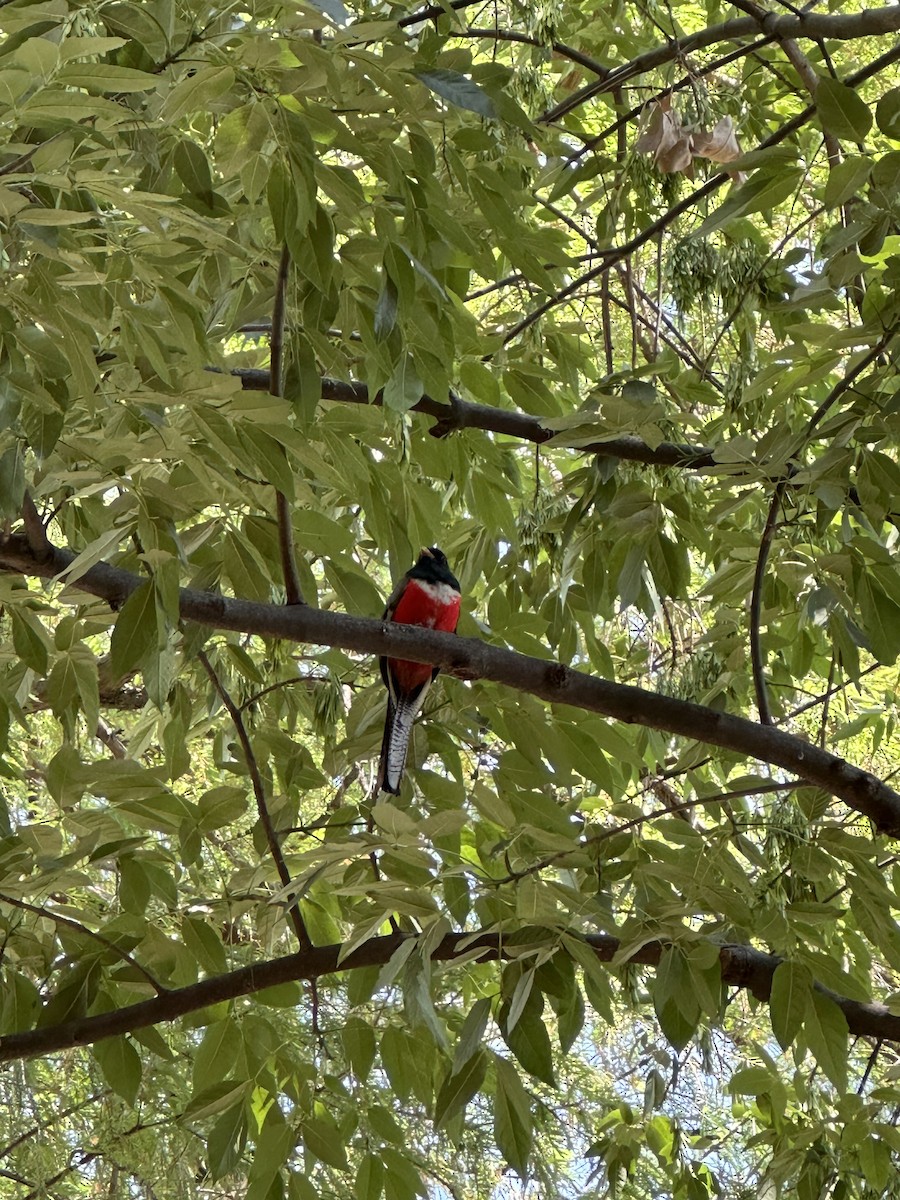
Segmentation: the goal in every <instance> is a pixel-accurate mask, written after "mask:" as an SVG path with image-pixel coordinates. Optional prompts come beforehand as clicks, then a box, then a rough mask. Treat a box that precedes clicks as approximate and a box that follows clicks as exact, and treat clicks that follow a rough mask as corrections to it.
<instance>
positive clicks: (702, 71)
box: [565, 37, 775, 165]
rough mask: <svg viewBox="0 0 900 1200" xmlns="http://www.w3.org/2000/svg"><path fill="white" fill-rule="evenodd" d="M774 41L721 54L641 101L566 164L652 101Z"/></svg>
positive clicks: (587, 150) (638, 113)
mask: <svg viewBox="0 0 900 1200" xmlns="http://www.w3.org/2000/svg"><path fill="white" fill-rule="evenodd" d="M774 40H775V39H774V38H769V37H765V38H759V39H758V40H757V41H755V42H752V43H751V44H750V45H749V46H741V47H739V48H738V49H737V50H732V51H730V53H728V54H723V55H722V57H721V58H716V59H713V61H712V62H709V63H706V64H705V65H704V66H702V67H699V68H698V69H697V70H696V71H692V72H690V74H688V75H683V76H682V77H681V79H678V80H676V81H675V83H672V84H669V85H667V86H666V87H664V88H662V89H661V90H660V91H658V92H656V93H655V94H654V95H652V96H648V97H647V99H646V100H642V101H641V103H640V104H636V105H635V106H634V108H630V109H629V110H628V111H627V112H624V113H622V114H621V116H618V117H616V119H615V121H613V122H612V123H611V124H610V125H607V126H606V128H605V129H601V131H600V132H599V133H598V134H595V135H594V136H593V137H590V138H587V139H585V142H584V145H582V146H579V148H578V149H577V150H573V151H572V153H571V154H570V155H569V156H568V157H567V158H566V160H565V161H566V164H567V165H574V164H575V163H576V162H578V160H579V159H580V158H582V157H583V156H584V155H585V154H588V153H590V151H591V150H594V149H595V148H596V147H597V146H599V145H600V143H601V142H605V141H606V139H607V138H609V137H612V135H613V134H614V133H621V131H622V130H623V129H624V128H625V127H626V126H627V125H628V124H629V123H630V122H631V121H633V120H634V118H635V117H637V116H639V115H640V114H641V113H642V112H643V111H644V109H645V108H646V106H647V105H648V104H649V103H651V102H652V101H654V100H661V99H662V98H663V96H667V95H669V94H670V93H672V92H681V91H684V89H685V88H690V87H694V86H695V84H696V82H697V80H698V79H702V78H703V77H704V76H705V75H711V74H712V73H713V72H714V71H720V70H721V69H722V67H727V66H728V65H729V63H732V62H734V61H735V59H737V58H746V57H747V55H748V54H751V53H753V51H755V50H761V49H762V48H763V47H764V46H768V45H769V44H770V43H771V42H773V41H774ZM567 132H568V131H567Z"/></svg>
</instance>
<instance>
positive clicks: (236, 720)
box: [197, 650, 312, 950]
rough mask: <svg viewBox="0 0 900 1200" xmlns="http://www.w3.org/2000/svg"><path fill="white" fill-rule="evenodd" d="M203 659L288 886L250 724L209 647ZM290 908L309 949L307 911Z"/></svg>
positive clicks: (271, 849) (201, 653) (300, 938)
mask: <svg viewBox="0 0 900 1200" xmlns="http://www.w3.org/2000/svg"><path fill="white" fill-rule="evenodd" d="M197 657H198V658H199V660H200V665H201V666H202V667H203V670H204V671H205V672H206V674H207V675H208V676H209V679H210V682H211V683H212V685H213V687H214V688H215V690H216V693H217V695H218V697H219V699H220V700H221V701H222V703H223V704H224V705H225V708H226V710H227V712H228V715H229V717H231V721H232V724H233V725H234V729H235V733H237V736H238V741H239V742H240V743H241V749H242V750H243V752H244V761H245V762H246V763H247V770H248V772H249V774H250V782H251V784H252V785H253V795H254V796H255V797H256V811H257V813H258V814H259V823H260V825H262V827H263V830H264V832H265V835H266V843H267V844H268V847H269V853H270V854H271V855H272V860H273V862H274V863H275V867H276V869H277V871H278V878H279V879H280V880H281V882H282V884H283V885H284V886H285V887H287V886H288V884H289V883H290V882H291V874H290V871H288V869H287V863H286V862H285V861H284V854H283V853H282V850H281V842H280V841H279V840H278V834H277V833H276V831H275V826H274V825H273V824H272V816H271V814H270V812H269V804H268V801H267V800H266V789H265V786H264V784H263V779H262V775H261V774H260V770H259V763H258V762H257V761H256V755H255V753H254V752H253V743H252V742H251V741H250V735H249V734H248V733H247V726H246V725H245V724H244V715H243V713H242V712H241V710H240V709H239V708H238V706H237V705H236V704H235V702H234V701H233V700H232V698H231V696H230V694H229V692H228V690H227V688H226V687H225V685H224V684H223V683H222V681H221V679H219V676H218V675H217V674H216V671H215V669H214V667H213V665H212V663H211V662H210V661H209V656H208V655H207V653H206V651H205V650H200V651H199V653H198V654H197ZM288 912H289V914H290V918H291V924H292V925H293V927H294V933H295V934H296V935H297V941H298V942H299V943H300V948H301V950H308V949H309V948H310V946H312V939H311V938H310V936H309V933H308V931H307V928H306V923H305V922H304V920H303V915H302V913H301V912H300V905H299V903H298V902H297V901H294V903H293V904H291V905H290V906H289V907H288Z"/></svg>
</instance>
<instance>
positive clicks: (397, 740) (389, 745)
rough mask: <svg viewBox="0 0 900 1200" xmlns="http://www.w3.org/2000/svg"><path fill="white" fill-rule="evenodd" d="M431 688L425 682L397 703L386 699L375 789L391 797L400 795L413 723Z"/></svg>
mask: <svg viewBox="0 0 900 1200" xmlns="http://www.w3.org/2000/svg"><path fill="white" fill-rule="evenodd" d="M430 687H431V680H430V679H426V681H425V682H424V683H423V684H422V686H421V687H420V688H417V689H416V691H414V692H411V693H410V694H409V695H406V696H402V697H401V698H400V699H399V700H395V698H394V697H393V696H392V695H389V696H388V706H387V716H386V717H385V720H384V737H383V738H382V739H381V762H380V763H379V764H378V786H379V787H380V788H381V790H382V791H383V792H390V794H391V795H392V796H399V794H400V783H401V781H402V779H403V768H404V767H405V766H406V755H407V753H408V751H409V739H410V737H411V736H412V727H413V721H415V719H416V714H417V713H418V711H419V709H420V708H421V707H422V704H423V702H424V700H425V695H426V693H427V691H428V689H429V688H430Z"/></svg>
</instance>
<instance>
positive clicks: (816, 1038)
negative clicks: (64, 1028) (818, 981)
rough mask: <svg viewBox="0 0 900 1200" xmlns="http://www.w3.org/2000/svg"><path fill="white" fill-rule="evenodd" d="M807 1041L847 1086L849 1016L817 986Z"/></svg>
mask: <svg viewBox="0 0 900 1200" xmlns="http://www.w3.org/2000/svg"><path fill="white" fill-rule="evenodd" d="M803 1032H804V1034H805V1036H806V1043H807V1045H808V1046H809V1048H810V1050H811V1051H812V1053H813V1054H814V1055H815V1058H816V1062H817V1063H818V1064H819V1066H820V1067H821V1068H822V1070H823V1071H824V1072H825V1074H826V1075H827V1076H828V1078H829V1079H830V1080H831V1082H832V1083H833V1084H834V1086H835V1087H836V1088H837V1089H838V1091H839V1092H841V1093H843V1092H845V1091H846V1090H847V1053H848V1040H847V1039H848V1029H847V1018H846V1017H845V1016H844V1014H843V1012H842V1011H841V1010H840V1009H839V1008H838V1006H837V1005H836V1004H835V1002H834V1001H833V1000H831V999H829V998H828V996H825V995H824V994H823V993H822V992H820V991H819V990H818V989H817V988H813V991H812V1003H811V1004H810V1005H809V1006H808V1007H807V1010H806V1015H805V1017H804V1020H803Z"/></svg>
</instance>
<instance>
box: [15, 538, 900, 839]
mask: <svg viewBox="0 0 900 1200" xmlns="http://www.w3.org/2000/svg"><path fill="white" fill-rule="evenodd" d="M74 558H75V555H74V554H72V553H71V552H70V551H68V550H61V549H56V550H54V552H53V555H52V556H51V557H50V559H49V560H47V561H44V562H38V561H37V560H36V559H35V557H34V555H33V553H32V551H31V550H30V548H29V546H28V543H27V541H26V540H25V538H24V537H23V536H21V535H12V536H11V537H7V538H4V539H2V540H0V569H5V570H8V571H16V572H21V573H23V574H26V575H34V576H38V577H41V578H44V579H52V578H53V577H54V576H59V577H60V578H63V579H64V577H65V572H66V569H67V567H68V566H69V565H70V564H71V563H72V561H73V560H74ZM143 582H145V581H144V579H143V578H142V577H141V576H140V575H136V574H134V573H133V572H131V571H125V570H122V569H121V568H118V567H112V566H109V565H108V564H106V563H97V564H96V565H95V566H93V567H91V568H90V569H89V570H88V571H85V572H84V574H82V575H80V576H79V578H78V580H77V581H76V583H75V584H74V585H73V586H74V587H77V588H78V589H79V590H81V591H85V592H89V593H91V594H92V595H95V596H99V597H101V598H102V599H104V600H106V601H107V602H108V603H109V604H111V605H112V606H113V607H114V608H120V607H121V606H122V604H124V602H125V600H126V599H127V597H128V596H129V595H130V594H131V593H132V592H133V591H134V590H135V588H137V587H139V586H140V585H141V583H143ZM180 613H181V617H182V618H183V619H184V620H188V621H197V622H199V623H200V624H204V625H209V626H210V627H212V628H214V629H232V630H236V631H238V632H242V633H255V634H259V635H260V636H263V637H275V638H284V639H285V640H288V641H293V642H307V643H312V644H313V645H323V646H337V647H340V648H341V649H343V650H354V651H357V652H359V653H361V654H372V655H386V656H388V657H390V658H402V659H410V660H412V661H414V662H423V663H432V664H434V665H435V666H439V667H441V668H443V669H444V670H445V671H447V672H449V673H450V674H453V675H457V676H459V677H460V678H463V679H486V680H490V681H491V682H493V683H500V684H504V685H505V686H506V687H510V688H514V689H515V690H517V691H521V692H529V693H530V694H531V695H533V696H538V697H540V698H541V699H542V700H547V701H549V702H550V703H551V704H567V705H570V706H572V707H573V708H583V709H587V710H588V711H589V712H596V713H600V714H602V715H603V716H606V717H611V718H612V719H614V720H617V721H623V722H625V723H626V724H629V725H642V726H647V727H649V728H652V729H660V730H663V731H664V732H666V733H670V734H673V735H675V736H677V737H686V738H690V739H691V740H693V741H698V742H704V743H707V744H708V745H711V746H719V747H722V748H723V749H726V750H734V751H736V752H737V753H739V754H744V755H747V756H748V757H750V758H755V759H757V760H759V761H760V762H767V763H771V764H774V765H776V766H779V767H782V768H783V769H784V770H786V771H790V772H792V773H793V774H795V775H798V776H799V777H800V778H801V779H805V780H806V781H807V782H808V783H811V784H814V785H815V786H816V787H820V788H823V789H824V790H825V791H827V792H829V793H830V794H831V795H833V796H837V797H838V798H840V799H841V800H843V801H844V803H845V804H847V805H849V806H850V807H851V808H853V809H855V810H856V811H857V812H859V813H862V814H863V815H864V816H866V817H869V818H870V819H871V820H872V821H873V822H874V824H875V825H876V827H877V828H878V829H879V830H880V831H881V832H883V833H887V834H891V835H900V795H898V793H897V792H895V791H894V790H893V789H892V788H890V787H888V785H887V784H886V783H884V782H883V781H882V780H880V779H877V778H876V777H875V776H874V775H872V774H870V773H869V772H868V771H863V770H860V768H858V767H855V766H852V765H851V764H850V763H848V762H846V761H845V760H844V759H842V758H838V757H836V756H835V755H833V754H828V753H827V752H826V751H824V750H821V749H820V748H819V747H817V746H812V745H809V744H808V743H807V742H804V741H803V740H802V739H801V738H798V737H793V736H791V735H790V734H787V733H785V732H783V731H782V730H780V729H776V728H775V727H773V726H763V725H758V724H756V723H755V722H753V721H749V720H747V719H746V718H744V717H736V716H731V715H729V714H727V713H723V712H717V711H715V710H714V709H711V708H705V707H704V706H703V705H701V704H693V703H689V702H687V701H684V700H676V699H674V698H673V697H671V696H660V695H657V694H655V693H653V692H649V691H645V690H644V689H643V688H638V687H632V686H629V685H626V684H619V683H611V682H609V681H608V680H605V679H599V678H597V677H595V676H592V675H587V674H584V673H582V672H580V671H574V670H572V669H571V668H570V667H566V666H564V665H563V664H562V663H559V662H554V661H552V660H548V659H541V658H533V657H530V656H529V655H525V654H517V653H515V652H514V651H512V650H506V649H503V648H502V647H499V646H490V645H488V644H487V643H485V642H481V641H477V640H475V639H473V638H457V637H455V636H454V635H452V634H448V633H438V632H436V631H434V630H431V629H422V628H419V627H416V626H412V625H401V624H399V623H397V622H391V621H373V620H370V619H368V618H364V617H351V616H347V615H345V614H343V613H333V612H325V611H323V610H322V609H314V608H311V607H309V606H308V605H296V606H283V605H273V604H260V603H256V602H253V601H250V600H240V599H229V598H228V597H226V596H220V595H216V594H214V593H211V592H197V591H193V590H189V589H186V588H185V589H182V591H181V596H180Z"/></svg>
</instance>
